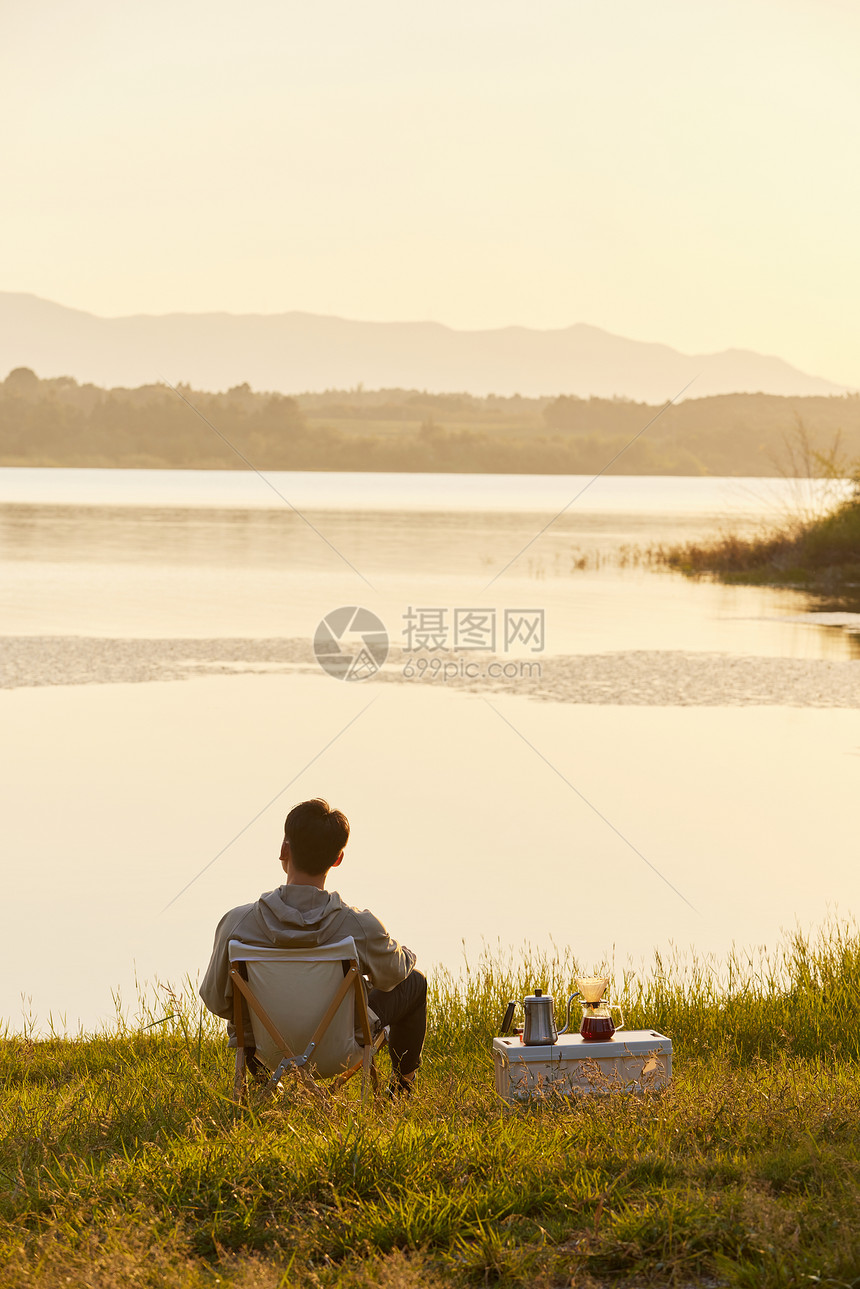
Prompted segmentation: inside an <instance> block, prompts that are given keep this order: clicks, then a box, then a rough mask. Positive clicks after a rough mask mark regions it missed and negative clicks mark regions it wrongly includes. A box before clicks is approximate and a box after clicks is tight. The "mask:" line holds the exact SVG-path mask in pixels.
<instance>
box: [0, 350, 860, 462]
mask: <svg viewBox="0 0 860 1289" xmlns="http://www.w3.org/2000/svg"><path fill="white" fill-rule="evenodd" d="M649 422H650V424H649ZM646 426H647V428H645V427H646ZM798 427H802V431H803V436H802V441H803V443H804V445H805V446H804V453H805V459H804V460H803V461H801V460H799V459H798V457H797V454H796V451H795V450H794V449H793V448H792V446H791V445H792V443H793V442H795V443H796V442H800V439H798V438H797V437H796V435H797V431H798ZM793 436H794V437H793ZM837 441H838V444H839V451H840V452H843V453H844V455H845V458H846V460H857V459H858V458H860V397H858V396H857V395H845V396H842V397H829V398H828V397H818V398H783V397H778V396H775V395H766V394H729V395H719V396H715V397H710V398H701V399H688V400H686V401H685V402H683V403H678V404H673V405H671V406H669V407H666V408H664V409H662V410H661V408H660V407H654V406H650V405H648V404H645V403H636V402H633V401H630V400H626V399H600V398H589V399H582V398H575V397H569V396H562V397H559V398H552V399H550V398H544V399H529V398H520V397H519V396H517V395H514V396H513V397H510V398H503V397H500V396H494V395H490V396H488V397H486V398H479V397H476V396H473V395H469V394H429V393H426V392H421V391H415V390H374V391H367V390H363V389H362V388H361V387H359V388H357V389H354V390H335V391H325V392H322V393H314V394H300V395H296V396H294V397H288V396H286V395H283V394H278V393H267V392H257V391H254V390H252V389H250V387H249V386H248V385H247V384H246V385H239V386H236V387H234V388H232V389H229V390H227V391H226V392H223V393H207V392H204V391H195V390H192V389H191V388H190V387H189V386H187V385H181V386H179V387H178V393H177V392H176V391H174V390H173V389H171V388H170V387H168V386H165V385H161V384H158V385H144V386H141V387H140V388H137V389H122V388H116V389H103V388H101V387H99V386H97V385H93V384H79V383H78V382H77V381H76V380H74V379H72V378H71V377H68V376H63V377H56V378H52V379H47V380H40V379H39V377H38V376H36V375H35V373H34V372H32V371H31V370H30V369H29V368H25V367H19V368H16V369H15V370H14V371H12V372H10V373H9V375H8V376H7V377H6V379H5V381H3V382H0V465H7V466H10V465H31V466H32V465H38V466H95V467H108V466H113V467H137V468H141V467H149V468H155V469H161V468H164V469H167V468H185V469H212V470H220V469H239V468H242V466H243V458H244V461H245V462H250V463H252V464H253V465H254V466H256V467H257V468H258V469H269V470H348V471H352V470H378V471H406V472H409V471H439V472H456V473H513V474H593V473H595V472H597V471H599V470H602V469H603V468H604V467H605V466H606V465H607V462H609V461H611V460H612V459H613V457H615V456H616V454H620V455H619V456H618V460H617V461H616V462H615V463H614V464H613V465H611V466H610V467H609V472H611V473H613V474H680V475H691V474H718V475H770V474H774V473H777V472H780V471H782V472H783V473H789V474H791V473H800V472H803V473H807V472H812V473H815V472H816V470H817V468H818V466H817V463H818V461H819V456H818V454H821V457H822V458H825V459H827V460H830V461H831V462H832V460H833V454H834V444H836V443H837ZM787 445H788V446H787ZM786 453H788V459H786ZM792 453H794V456H792ZM823 469H824V467H823V466H822V470H823Z"/></svg>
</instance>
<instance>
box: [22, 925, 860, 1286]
mask: <svg viewBox="0 0 860 1289" xmlns="http://www.w3.org/2000/svg"><path fill="white" fill-rule="evenodd" d="M574 973H575V964H574V963H573V961H572V960H570V959H563V958H557V959H553V960H546V959H539V958H535V959H532V960H525V959H522V960H517V961H513V960H512V961H503V960H500V959H498V958H496V959H492V958H487V959H486V960H484V961H483V962H481V963H479V964H478V965H477V967H475V968H473V969H472V970H471V971H469V972H468V973H466V974H465V975H464V976H463V977H462V978H461V979H459V980H457V981H454V980H453V979H451V978H450V977H446V976H438V977H437V978H436V979H435V981H434V982H433V990H432V1021H431V1038H430V1041H429V1043H428V1047H427V1050H426V1061H425V1065H424V1068H423V1071H422V1079H421V1085H420V1088H419V1090H418V1092H417V1094H416V1096H415V1097H414V1099H413V1100H412V1101H411V1102H408V1103H406V1104H396V1105H391V1104H389V1103H387V1102H379V1103H377V1104H373V1105H370V1104H369V1105H366V1106H362V1105H361V1104H360V1103H359V1101H358V1100H357V1099H356V1097H357V1091H358V1089H357V1088H352V1090H351V1091H350V1092H349V1094H348V1095H344V1096H343V1097H342V1098H341V1099H340V1100H339V1101H338V1102H337V1104H336V1105H335V1106H334V1107H333V1109H332V1111H331V1113H330V1114H325V1113H323V1112H322V1111H321V1109H320V1108H319V1107H318V1106H316V1105H315V1104H308V1103H306V1102H304V1101H303V1100H302V1099H301V1098H300V1096H299V1095H298V1093H297V1092H295V1091H293V1092H288V1093H287V1095H286V1097H285V1098H284V1099H282V1100H280V1101H268V1100H261V1099H260V1098H259V1096H257V1097H256V1098H255V1097H252V1101H251V1104H250V1105H249V1106H248V1107H246V1108H243V1109H238V1108H237V1107H235V1106H234V1105H232V1104H231V1102H230V1100H229V1097H228V1093H229V1089H230V1086H231V1061H230V1057H229V1054H228V1052H227V1049H226V1046H225V1042H224V1040H223V1038H222V1037H221V1036H220V1035H219V1034H218V1032H217V1031H216V1030H215V1029H214V1028H213V1027H211V1026H209V1025H208V1023H207V1022H206V1021H205V1020H203V1019H202V1018H201V1017H200V1015H199V1013H198V1011H197V1008H196V1004H195V1003H194V1001H193V995H191V994H189V995H187V996H186V998H185V1001H184V1002H181V1003H177V1001H176V1000H175V998H171V997H170V996H169V995H165V996H164V997H163V998H162V1000H161V1001H160V1002H159V1003H157V1004H156V1003H154V1004H153V1006H152V1009H151V1011H150V1013H149V1014H148V1015H144V1016H142V1017H141V1019H140V1020H139V1021H138V1022H136V1023H135V1024H134V1025H126V1024H123V1023H117V1025H116V1026H115V1027H114V1028H113V1029H112V1030H111V1031H110V1032H105V1033H103V1034H100V1035H97V1036H91V1037H87V1038H81V1039H79V1040H61V1039H52V1040H49V1041H41V1042H40V1041H33V1040H32V1039H29V1038H27V1037H25V1036H12V1035H7V1037H6V1038H5V1040H4V1041H3V1042H2V1046H0V1069H2V1124H3V1138H2V1145H0V1186H2V1207H0V1285H2V1286H4V1289H5V1287H11V1286H24V1285H45V1286H48V1285H50V1286H55V1285H56V1286H61V1285H63V1286H66V1285H71V1286H78V1285H80V1286H84V1285H85V1286H88V1287H89V1286H92V1287H93V1289H103V1287H104V1289H106V1287H107V1286H162V1285H170V1286H177V1287H180V1289H181V1287H186V1286H187V1287H188V1289H192V1287H194V1289H197V1287H198V1286H199V1287H201V1289H202V1287H203V1286H206V1287H208V1286H215V1285H231V1286H246V1287H247V1289H252V1287H263V1286H271V1287H272V1289H274V1286H278V1285H292V1284H295V1285H302V1286H304V1285H308V1286H310V1285H314V1286H330V1285H331V1286H333V1285H354V1286H370V1285H381V1286H388V1287H389V1289H407V1287H410V1286H415V1287H416V1289H417V1287H418V1286H422V1287H424V1286H431V1287H432V1286H435V1285H440V1284H464V1285H465V1284H479V1285H483V1284H488V1283H492V1284H503V1285H504V1284H509V1285H547V1286H548V1285H569V1284H574V1285H582V1286H587V1285H596V1284H601V1285H602V1284H610V1283H611V1284H623V1283H625V1282H626V1283H630V1284H634V1283H635V1284H638V1285H646V1284H647V1285H692V1284H711V1285H713V1284H729V1285H744V1286H796V1285H801V1284H817V1285H826V1286H831V1287H832V1289H836V1286H845V1285H849V1284H860V1279H858V1277H860V1066H858V1057H860V1025H858V1019H860V1005H858V997H860V993H858V991H860V933H858V931H857V929H856V928H855V927H854V926H844V925H836V924H832V925H830V926H828V927H826V928H824V929H823V930H822V931H821V932H820V933H819V934H817V935H815V936H814V937H812V938H806V937H804V936H801V935H796V936H794V937H790V938H788V939H787V940H786V941H785V942H784V944H783V945H782V946H781V948H779V949H778V950H777V951H774V952H773V953H771V954H764V953H756V954H749V955H744V954H737V955H735V956H733V957H732V958H731V959H730V960H729V961H727V962H725V963H722V964H720V963H715V962H711V961H708V960H696V959H692V958H688V959H686V960H685V959H682V958H677V959H674V960H672V961H669V962H667V961H665V960H664V961H661V960H659V959H657V960H655V962H654V963H653V964H652V965H651V966H650V967H649V968H648V969H646V970H644V971H643V972H641V973H637V974H633V973H627V975H626V976H625V978H624V980H623V983H622V980H621V979H620V977H617V978H616V985H617V989H616V993H617V994H618V995H619V996H620V997H621V1001H622V1002H623V1003H624V1006H625V1007H626V1011H627V1021H628V1025H630V1026H631V1027H638V1026H640V1025H649V1026H655V1027H657V1028H661V1029H663V1030H664V1031H665V1032H666V1033H668V1034H669V1035H670V1036H671V1037H672V1039H673V1042H674V1046H675V1071H676V1073H675V1078H674V1080H673V1082H672V1084H671V1085H670V1087H669V1088H668V1089H667V1090H666V1091H664V1092H661V1093H650V1094H646V1095H645V1096H642V1097H629V1096H625V1095H623V1094H620V1093H611V1094H609V1095H606V1096H601V1097H589V1098H583V1099H582V1100H580V1101H578V1102H576V1103H574V1104H568V1103H566V1102H561V1103H559V1102H551V1103H545V1104H540V1103H535V1104H533V1105H531V1106H524V1107H519V1108H516V1109H513V1110H511V1109H506V1108H505V1107H503V1106H502V1105H501V1104H500V1102H499V1101H498V1100H497V1099H496V1097H495V1094H494V1092H493V1090H492V1069H491V1061H490V1055H489V1049H490V1043H491V1039H492V1036H493V1034H494V1032H495V1026H496V1023H497V1021H498V1018H499V1016H500V1015H501V1012H502V1010H503V1007H504V1003H505V1001H506V1000H507V999H508V998H509V997H510V998H517V997H522V996H523V994H524V993H526V992H531V990H532V988H533V986H534V985H536V984H540V985H543V987H544V988H548V989H550V990H551V991H552V992H553V993H554V994H555V996H556V997H557V999H561V997H562V996H566V993H567V992H568V991H569V990H570V989H571V981H572V976H573V975H574ZM559 1010H560V1008H559ZM153 1022H155V1023H153ZM146 1026H148V1028H146Z"/></svg>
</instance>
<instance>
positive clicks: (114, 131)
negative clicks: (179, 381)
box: [0, 0, 860, 385]
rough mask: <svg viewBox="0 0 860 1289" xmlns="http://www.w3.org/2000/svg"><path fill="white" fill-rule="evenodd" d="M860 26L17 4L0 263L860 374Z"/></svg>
mask: <svg viewBox="0 0 860 1289" xmlns="http://www.w3.org/2000/svg"><path fill="white" fill-rule="evenodd" d="M858 55H860V6H858V5H857V4H856V3H854V2H853V0H845V2H844V3H840V2H838V0H824V2H823V3H822V0H818V3H813V2H812V0H743V3H740V2H738V0H723V2H722V3H720V4H711V5H701V4H691V3H689V0H657V2H656V3H647V2H646V3H643V2H642V0H618V2H617V3H615V2H608V3H607V2H604V3H597V0H540V3H538V4H534V3H532V4H527V3H525V0H520V2H519V3H512V2H511V0H493V2H492V3H489V2H488V0H475V2H473V3H467V4H464V3H463V2H462V0H456V2H454V0H438V2H437V3H436V4H433V5H426V4H424V5H418V4H415V3H411V2H406V3H404V2H403V0H397V2H396V3H395V2H394V0H378V2H374V3H370V4H365V5H358V4H355V2H354V0H321V2H320V3H315V4H308V3H302V4H298V3H294V0H256V2H255V0H251V3H248V4H246V5H243V6H236V5H235V4H229V5H228V4H226V3H223V0H207V3H205V4H204V3H200V2H198V0H190V2H187V3H182V4H179V5H177V4H175V3H166V0H150V3H148V4H147V5H142V6H132V5H127V4H116V3H108V2H107V0H89V2H86V0H82V3H78V4H74V5H60V4H57V3H56V0H54V2H53V3H48V2H47V0H32V3H30V4H28V5H23V4H17V5H12V4H6V5H4V6H3V10H2V38H0V110H2V115H3V120H4V125H5V130H4V134H5V146H4V160H3V198H2V208H3V230H4V236H3V238H2V242H0V289H2V290H7V291H26V292H32V293H34V294H37V295H41V296H44V297H46V298H48V299H51V300H56V301H58V302H60V303H62V304H67V305H71V306H74V307H78V308H83V309H87V310H91V311H93V312H96V313H101V314H108V315H114V314H127V313H138V312H147V313H165V312H171V311H189V312H200V311H205V310H227V311H230V312H264V313H273V312H282V311H287V310H292V309H301V310H307V311H310V312H316V313H330V314H338V315H341V316H346V317H353V318H364V319H428V318H432V319H436V320H438V321H440V322H445V323H448V324H450V325H452V326H455V327H464V328H485V327H498V326H504V325H508V324H511V323H518V324H523V325H527V326H533V327H561V326H566V325H568V324H570V323H574V322H588V323H592V324H594V325H597V326H601V327H604V328H606V329H607V330H609V331H613V332H616V333H619V334H621V335H626V336H630V337H634V338H636V339H641V340H658V341H663V342H665V343H668V344H671V345H674V346H675V347H677V348H679V349H682V350H684V351H686V352H710V351H713V350H717V349H723V348H728V347H744V348H751V349H756V350H759V351H760V352H764V353H776V354H779V355H780V356H781V357H783V358H786V359H787V360H788V361H790V362H792V363H794V364H796V365H797V366H799V367H801V368H803V369H804V370H806V371H808V372H811V373H814V374H818V375H822V376H827V377H829V378H831V379H833V380H837V381H841V382H844V383H846V384H849V385H860V353H858V346H857V335H858V324H857V302H858V300H859V299H860V236H858V232H857V230H858V227H860V171H858V166H857V140H858V138H860V77H858V75H857V66H858ZM0 368H2V363H0Z"/></svg>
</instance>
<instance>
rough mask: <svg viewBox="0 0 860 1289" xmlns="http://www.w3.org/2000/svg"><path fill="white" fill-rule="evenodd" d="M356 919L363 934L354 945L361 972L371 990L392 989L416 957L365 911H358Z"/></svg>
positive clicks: (407, 971)
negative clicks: (367, 980) (365, 975)
mask: <svg viewBox="0 0 860 1289" xmlns="http://www.w3.org/2000/svg"><path fill="white" fill-rule="evenodd" d="M357 917H358V921H359V924H360V927H361V933H362V934H361V938H359V937H358V936H356V943H357V947H358V952H359V958H360V960H361V965H362V968H363V970H364V971H365V972H366V973H367V975H368V976H369V977H370V983H371V984H372V985H373V987H374V989H382V990H384V991H388V990H389V989H394V988H395V986H396V985H399V984H400V983H401V982H402V981H404V980H405V979H406V977H407V976H408V975H409V973H410V971H411V970H412V968H413V967H414V966H415V954H414V953H413V952H412V950H411V949H407V948H406V947H405V945H402V944H398V942H397V941H396V940H395V939H394V938H393V936H390V935H389V934H388V932H387V930H386V929H385V927H384V926H383V925H382V923H381V922H380V921H379V918H376V917H374V916H373V914H372V913H370V912H369V911H368V910H367V909H365V910H364V911H363V912H361V913H358V912H357Z"/></svg>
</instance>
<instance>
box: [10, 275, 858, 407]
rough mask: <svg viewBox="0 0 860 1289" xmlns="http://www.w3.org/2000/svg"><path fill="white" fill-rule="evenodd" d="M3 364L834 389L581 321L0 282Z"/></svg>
mask: <svg viewBox="0 0 860 1289" xmlns="http://www.w3.org/2000/svg"><path fill="white" fill-rule="evenodd" d="M15 367H30V368H32V369H33V370H34V371H35V372H36V374H37V375H38V376H40V377H53V376H74V377H75V378H76V379H77V380H79V381H83V382H89V381H91V382H94V383H95V384H99V385H114V386H115V385H124V386H137V385H142V384H150V383H155V382H157V381H159V380H160V379H162V378H164V379H166V380H168V381H170V382H171V384H176V383H178V382H179V381H185V382H187V383H188V384H190V385H192V386H194V388H196V389H208V390H225V389H228V388H230V387H231V386H234V385H240V384H243V383H245V382H247V383H248V384H249V385H250V386H251V387H252V388H253V389H256V390H278V391H280V392H281V393H285V394H296V393H302V392H305V391H314V390H326V389H351V388H354V387H355V386H356V385H359V384H362V385H364V387H365V388H366V389H394V388H400V389H420V390H427V391H429V392H433V393H444V392H465V393H471V394H478V395H485V394H488V393H495V394H504V395H511V394H516V393H518V394H522V395H525V396H530V397H538V396H540V395H549V396H556V395H558V394H575V395H579V396H580V397H582V398H587V397H590V396H599V397H604V398H607V397H609V398H611V397H613V396H618V397H621V398H631V399H635V400H636V401H637V402H646V403H662V402H665V400H666V399H669V398H672V397H674V396H675V395H677V394H678V391H679V390H681V389H682V388H683V387H684V386H685V385H686V384H687V383H688V381H691V380H693V378H694V377H695V378H696V379H695V381H694V383H693V384H692V385H691V387H690V389H689V391H688V393H687V395H686V397H690V398H704V397H706V396H708V395H711V394H729V393H742V392H748V393H756V392H762V393H767V394H782V395H814V394H843V393H845V392H846V387H845V386H843V385H837V384H835V383H834V382H833V381H828V380H823V379H821V378H820V377H817V376H808V375H806V374H805V373H804V372H801V371H798V370H797V368H795V367H792V366H790V365H789V364H788V363H786V362H783V360H782V359H781V358H775V357H771V356H768V355H764V354H757V353H753V352H752V351H751V350H746V349H727V350H724V351H723V352H722V353H716V354H682V353H679V352H678V350H676V349H671V348H670V347H669V346H668V345H660V344H648V343H644V342H642V341H638V340H625V339H624V338H623V337H621V336H614V335H611V334H610V333H609V332H607V331H602V330H601V329H600V328H599V327H591V326H588V325H586V324H585V323H576V324H575V325H574V326H571V327H564V328H562V329H560V330H556V331H535V330H532V329H530V328H528V327H501V328H499V329H498V330H492V331H456V330H454V328H453V327H446V326H443V325H442V324H441V323H438V322H354V321H350V320H347V319H345V318H329V317H323V316H320V315H318V314H312V313H279V314H230V313H171V314H165V315H162V316H154V315H147V314H138V315H134V316H132V317H127V318H100V317H97V316H96V315H95V314H92V313H85V312H83V311H82V310H79V309H69V308H66V307H65V306H63V305H59V304H53V303H51V302H50V301H49V300H42V299H40V298H39V297H37V296H34V295H23V294H15V293H12V292H0V379H2V378H3V377H5V375H6V374H7V373H8V372H9V371H10V370H12V369H13V368H15Z"/></svg>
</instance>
